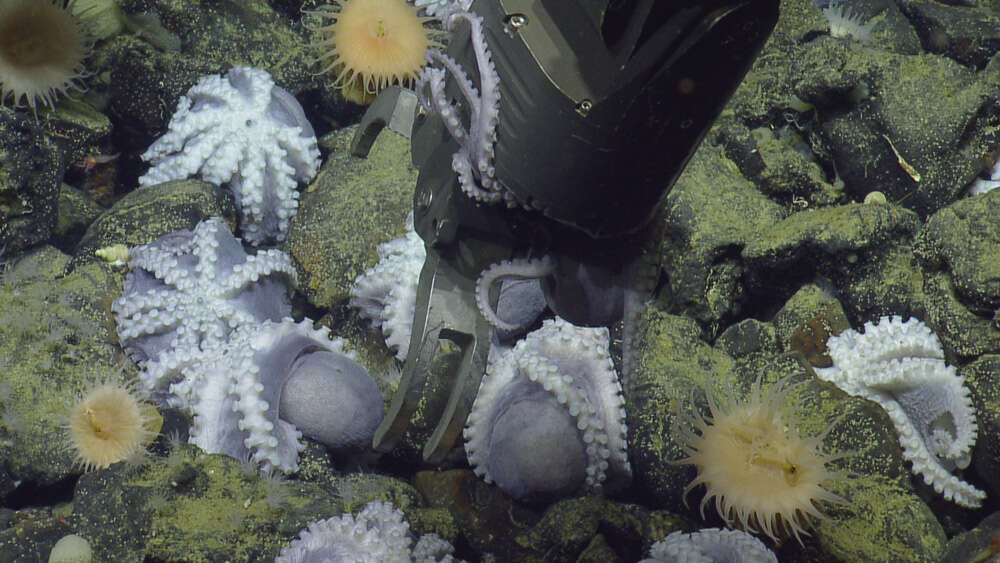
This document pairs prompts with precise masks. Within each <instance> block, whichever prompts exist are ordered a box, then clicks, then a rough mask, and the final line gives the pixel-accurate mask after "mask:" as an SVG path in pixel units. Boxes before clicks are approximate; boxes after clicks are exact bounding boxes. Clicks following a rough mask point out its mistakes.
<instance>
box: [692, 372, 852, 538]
mask: <svg viewBox="0 0 1000 563" xmlns="http://www.w3.org/2000/svg"><path fill="white" fill-rule="evenodd" d="M792 388H793V387H789V386H787V385H786V380H784V379H783V380H781V381H779V382H778V383H776V384H775V385H774V386H773V387H771V388H770V389H769V390H768V391H767V393H764V392H763V391H762V390H761V385H760V380H758V381H757V382H755V383H754V384H753V386H752V388H751V390H750V394H749V395H748V396H747V398H746V399H744V400H742V401H740V400H737V399H736V398H735V397H733V396H728V397H724V398H722V399H721V400H720V399H719V398H716V397H713V395H712V393H710V392H706V396H707V399H708V404H709V409H710V410H711V416H710V417H708V418H707V419H706V418H704V417H702V415H701V414H700V413H698V412H697V410H695V409H692V412H691V414H683V415H680V417H681V419H680V424H679V427H680V432H679V434H680V436H681V442H682V443H683V446H684V450H685V452H686V453H687V455H688V457H686V458H684V459H682V460H680V461H679V463H686V464H691V465H694V466H695V467H696V468H697V469H698V475H697V476H696V477H695V479H694V480H693V481H691V483H689V484H688V486H687V488H685V490H684V494H685V496H686V495H687V493H688V492H689V491H690V490H691V489H693V488H694V487H697V486H698V485H705V489H706V491H705V496H704V498H702V501H701V514H702V518H704V516H705V506H706V505H707V504H708V503H709V502H710V501H711V500H712V499H713V498H714V499H715V507H716V510H718V512H719V515H720V516H721V517H722V518H723V519H724V520H726V523H727V525H729V526H731V527H732V526H737V527H739V528H742V529H744V530H746V531H749V532H753V533H761V532H763V533H764V534H767V536H768V537H770V538H771V539H773V540H775V541H777V539H778V538H777V536H785V537H787V536H789V535H794V536H795V538H796V539H797V540H799V542H800V543H801V541H802V540H801V538H800V534H806V535H808V532H806V531H805V529H806V528H807V527H808V526H809V525H810V523H811V519H821V518H825V516H824V515H823V513H821V512H820V511H819V509H818V505H819V503H821V502H824V501H826V502H833V503H840V504H843V503H846V502H847V501H845V500H844V499H842V498H841V497H839V496H838V495H835V494H833V493H831V492H829V491H827V490H825V489H824V488H823V487H822V484H823V483H824V482H825V481H827V480H829V479H832V478H835V477H838V476H839V474H838V473H836V472H832V471H829V470H828V469H827V468H826V464H827V463H828V462H830V461H832V460H833V459H835V458H834V457H831V456H828V455H826V454H825V453H824V452H823V451H822V440H823V438H824V437H825V436H826V434H827V433H828V432H829V431H830V429H831V428H832V427H833V424H831V425H830V426H829V427H828V428H827V429H826V430H825V431H824V432H822V433H820V435H818V436H811V437H803V436H800V435H799V433H798V431H797V430H796V429H795V426H796V423H797V421H796V420H795V418H794V416H793V412H792V409H786V408H784V407H783V405H784V404H785V402H786V400H787V398H788V393H789V391H790V389H792ZM838 421H839V419H838ZM838 457H839V456H838Z"/></svg>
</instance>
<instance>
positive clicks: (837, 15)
mask: <svg viewBox="0 0 1000 563" xmlns="http://www.w3.org/2000/svg"><path fill="white" fill-rule="evenodd" d="M823 17H825V18H826V21H827V23H829V24H830V35H832V36H834V37H853V38H855V39H857V40H858V41H860V42H862V43H868V42H869V41H871V38H872V29H873V28H874V27H875V22H867V23H866V22H865V21H864V16H863V15H861V14H859V13H857V12H855V11H854V10H853V9H851V8H849V7H848V6H847V4H846V3H840V4H833V5H830V6H827V7H826V8H823Z"/></svg>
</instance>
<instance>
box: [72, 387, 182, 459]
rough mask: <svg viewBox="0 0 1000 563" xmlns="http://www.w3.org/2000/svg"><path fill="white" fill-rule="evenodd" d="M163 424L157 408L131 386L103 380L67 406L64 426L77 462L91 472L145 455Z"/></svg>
mask: <svg viewBox="0 0 1000 563" xmlns="http://www.w3.org/2000/svg"><path fill="white" fill-rule="evenodd" d="M162 423H163V419H162V418H160V415H159V413H157V412H156V408H155V407H153V406H152V405H151V404H149V403H146V402H144V401H142V400H141V399H140V398H139V397H138V396H137V395H136V393H135V391H134V390H133V389H132V388H131V386H127V385H121V384H119V383H117V382H113V381H105V382H101V383H97V384H94V385H92V386H91V388H90V389H88V390H86V391H85V392H84V393H83V394H82V395H81V396H80V397H79V398H78V400H77V401H76V402H75V403H74V404H73V406H72V407H70V411H69V417H68V419H67V421H66V425H65V427H66V431H67V433H68V435H69V448H70V449H72V450H73V451H74V452H75V453H76V462H77V463H78V464H79V465H81V466H82V467H83V468H84V470H86V471H90V470H91V469H105V468H107V467H109V466H110V465H111V464H112V463H116V462H119V461H127V460H135V459H138V458H140V457H144V456H145V455H146V446H147V445H148V444H149V443H150V442H152V441H153V439H154V438H155V437H156V435H157V434H158V433H159V431H160V426H161V425H162Z"/></svg>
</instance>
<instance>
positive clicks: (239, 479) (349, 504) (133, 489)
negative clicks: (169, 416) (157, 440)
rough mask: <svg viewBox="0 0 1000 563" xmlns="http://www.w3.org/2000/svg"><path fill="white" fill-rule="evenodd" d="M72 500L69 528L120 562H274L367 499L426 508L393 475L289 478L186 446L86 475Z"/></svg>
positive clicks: (104, 557)
mask: <svg viewBox="0 0 1000 563" xmlns="http://www.w3.org/2000/svg"><path fill="white" fill-rule="evenodd" d="M73 499H74V500H73V518H72V519H73V522H74V523H75V526H76V529H77V531H78V533H80V534H81V535H83V536H85V537H87V538H89V539H90V542H91V545H92V547H93V549H94V553H95V557H96V559H97V560H99V561H117V562H123V563H127V562H129V561H136V562H138V561H144V560H150V559H152V560H159V561H185V562H188V563H199V562H205V563H210V562H216V561H271V560H273V559H274V557H275V555H276V554H277V553H278V551H279V550H280V549H281V548H282V547H283V546H285V545H287V544H288V543H289V542H290V541H291V540H292V539H293V538H294V537H296V536H298V533H299V531H300V530H302V529H303V528H305V527H306V525H307V524H308V523H309V522H312V521H314V520H321V519H325V518H329V517H331V516H339V515H340V514H342V513H345V512H355V513H356V512H358V511H360V510H361V509H362V508H364V506H365V505H366V504H367V503H368V502H371V501H372V500H384V501H389V502H392V503H393V504H394V505H395V506H396V507H397V508H400V509H401V510H403V511H404V512H405V513H408V514H409V513H412V512H414V511H418V510H422V509H423V508H422V503H421V499H420V495H419V494H418V493H417V492H416V491H415V490H414V489H413V488H412V487H410V486H408V485H406V484H405V483H403V482H401V481H397V480H395V479H392V478H391V477H385V476H381V475H373V474H351V475H348V476H345V477H342V478H337V479H334V480H333V481H331V482H330V483H327V484H318V483H311V482H304V481H297V480H296V481H292V480H285V479H284V478H282V477H281V476H279V475H270V476H268V475H262V474H261V473H260V472H259V471H258V469H257V468H256V467H255V466H254V465H253V464H249V463H243V462H240V461H237V460H235V459H233V458H231V457H228V456H225V455H221V454H205V453H203V452H201V451H200V450H199V449H198V448H197V447H195V446H192V445H189V444H184V443H175V444H173V445H172V446H171V448H170V450H169V452H168V453H167V454H166V455H165V456H164V457H158V458H154V459H152V460H151V461H150V462H149V463H147V464H145V465H142V466H139V467H129V466H127V465H124V464H117V465H114V466H112V467H111V468H110V469H107V470H101V471H95V472H92V473H87V474H86V475H84V476H83V477H82V478H81V479H80V481H79V482H78V483H77V487H76V490H75V492H74V495H73Z"/></svg>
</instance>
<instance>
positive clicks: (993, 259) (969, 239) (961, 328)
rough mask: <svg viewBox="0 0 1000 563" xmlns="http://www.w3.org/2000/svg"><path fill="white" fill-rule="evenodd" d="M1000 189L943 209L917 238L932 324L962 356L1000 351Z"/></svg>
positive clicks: (952, 348)
mask: <svg viewBox="0 0 1000 563" xmlns="http://www.w3.org/2000/svg"><path fill="white" fill-rule="evenodd" d="M997 225H1000V190H993V191H990V192H987V193H985V194H982V195H978V196H975V197H970V198H967V199H963V200H961V201H957V202H955V203H953V204H951V205H949V206H948V207H945V208H944V209H941V210H940V211H938V212H937V213H935V214H934V215H933V216H931V217H930V219H928V220H927V224H926V225H925V226H924V228H923V229H921V230H920V233H919V234H918V235H917V238H916V242H915V247H914V254H916V256H917V257H918V258H919V259H920V263H921V265H922V266H923V268H924V271H925V278H926V282H925V285H926V288H925V289H926V291H927V293H928V303H927V312H928V318H927V322H928V324H930V325H931V327H933V328H934V332H935V333H936V334H937V335H938V337H939V338H940V339H941V341H942V343H943V344H944V345H945V347H946V348H948V349H950V350H953V351H954V352H956V353H957V354H959V355H961V356H977V355H980V354H983V353H997V352H1000V330H998V328H1000V321H998V320H997V319H998V318H1000V315H996V314H995V312H996V311H998V310H1000V229H998V228H997Z"/></svg>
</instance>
